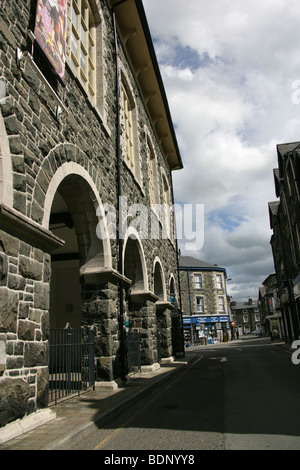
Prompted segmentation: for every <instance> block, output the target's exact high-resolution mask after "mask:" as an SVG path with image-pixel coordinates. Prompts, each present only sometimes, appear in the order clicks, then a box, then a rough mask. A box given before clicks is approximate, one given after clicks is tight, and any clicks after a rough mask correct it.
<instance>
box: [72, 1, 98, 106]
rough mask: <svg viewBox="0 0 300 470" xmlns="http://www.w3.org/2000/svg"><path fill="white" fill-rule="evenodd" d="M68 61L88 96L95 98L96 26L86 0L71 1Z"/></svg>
mask: <svg viewBox="0 0 300 470" xmlns="http://www.w3.org/2000/svg"><path fill="white" fill-rule="evenodd" d="M71 8H72V10H71V11H72V14H71V22H70V59H71V62H72V64H73V66H74V67H75V70H76V75H77V77H78V78H79V79H80V81H81V83H82V85H83V86H84V88H85V90H86V91H87V92H88V93H89V95H90V96H91V97H92V98H93V99H95V98H96V24H95V20H94V16H93V13H92V10H91V8H90V6H89V3H88V1H87V0H72V7H71Z"/></svg>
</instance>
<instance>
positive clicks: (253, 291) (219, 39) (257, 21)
mask: <svg viewBox="0 0 300 470" xmlns="http://www.w3.org/2000/svg"><path fill="white" fill-rule="evenodd" d="M143 4H144V7H145V11H146V15H147V19H148V23H149V27H150V31H151V34H152V37H153V40H154V47H155V50H156V55H157V58H158V62H159V64H160V69H161V75H162V78H163V82H164V86H165V90H166V93H167V97H168V101H169V106H170V111H171V115H172V118H173V122H174V126H175V129H176V135H177V140H178V144H179V147H180V151H181V156H182V159H183V163H184V169H183V170H181V171H180V172H175V173H174V174H173V183H174V193H175V201H176V202H178V203H191V204H203V205H204V213H205V223H204V244H203V247H202V248H201V249H200V250H193V251H192V252H190V253H187V252H186V250H185V245H184V243H183V242H182V241H180V243H179V246H180V248H181V251H182V252H183V253H184V254H190V255H192V256H195V257H197V258H200V259H203V260H205V261H208V262H210V263H212V264H218V265H219V266H222V267H225V268H226V270H227V273H228V276H229V277H230V278H232V281H231V282H230V283H229V284H228V290H229V294H230V295H232V297H234V298H235V299H236V300H243V299H247V297H248V296H249V295H251V296H252V297H253V298H257V296H258V288H259V287H260V285H261V283H262V282H263V281H264V279H265V278H266V277H267V276H268V275H269V274H270V273H271V272H273V271H274V265H273V258H272V253H271V248H270V237H271V230H270V226H269V216H268V202H269V201H273V200H276V196H275V192H274V183H273V168H276V167H277V158H276V145H277V144H280V143H286V142H295V141H298V140H300V103H299V101H300V100H299V99H298V102H297V100H295V99H294V98H293V93H294V97H295V93H297V89H298V88H299V91H300V60H299V57H300V55H299V51H300V29H299V24H300V7H299V2H298V1H297V0H264V1H263V2H261V1H258V0H251V2H250V1H247V0H243V1H240V0H210V2H201V1H199V0H189V2H182V0H163V1H162V0H143ZM297 81H299V83H298V85H297ZM293 86H294V88H293ZM295 86H296V88H295ZM297 96H298V98H299V96H300V93H299V92H298V95H297Z"/></svg>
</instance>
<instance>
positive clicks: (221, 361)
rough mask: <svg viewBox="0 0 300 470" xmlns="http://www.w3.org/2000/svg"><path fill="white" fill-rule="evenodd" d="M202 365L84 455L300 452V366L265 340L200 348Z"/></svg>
mask: <svg viewBox="0 0 300 470" xmlns="http://www.w3.org/2000/svg"><path fill="white" fill-rule="evenodd" d="M187 354H195V360H194V361H193V362H191V363H190V364H189V365H188V366H187V367H186V368H184V369H182V371H180V372H179V373H177V374H176V375H175V376H174V378H172V379H170V380H169V381H167V382H166V383H164V384H163V385H162V386H161V387H159V388H158V389H156V391H155V393H153V395H150V396H149V395H148V396H147V397H145V398H143V399H141V400H139V401H138V402H137V403H136V404H135V405H134V406H131V407H130V408H128V410H126V411H125V412H124V413H122V414H120V415H119V416H118V417H117V418H116V419H114V420H112V421H111V422H110V423H109V425H107V426H106V427H105V428H103V429H99V430H97V431H96V432H94V433H92V434H90V435H89V436H88V437H87V438H86V439H85V440H84V441H82V442H80V443H79V444H77V445H76V449H78V450H92V449H93V450H100V451H101V450H103V451H104V450H105V451H110V450H176V451H179V450H268V449H269V450H299V449H300V402H299V396H300V365H298V366H297V365H294V364H293V363H292V360H291V352H290V351H288V350H286V349H283V348H281V347H280V346H279V345H277V346H276V344H271V343H270V341H269V340H265V339H262V338H249V339H246V340H242V341H235V342H232V343H222V344H217V345H212V346H209V347H193V348H190V350H188V352H187Z"/></svg>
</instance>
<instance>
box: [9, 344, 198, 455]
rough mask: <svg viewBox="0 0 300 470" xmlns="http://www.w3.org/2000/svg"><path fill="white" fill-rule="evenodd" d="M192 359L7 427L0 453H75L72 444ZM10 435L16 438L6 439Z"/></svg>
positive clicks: (178, 360)
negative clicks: (11, 451)
mask: <svg viewBox="0 0 300 470" xmlns="http://www.w3.org/2000/svg"><path fill="white" fill-rule="evenodd" d="M195 358H196V355H195V354H194V353H192V352H189V351H187V352H186V354H185V357H182V358H176V359H175V360H174V362H171V363H169V364H162V365H161V366H160V368H159V369H157V370H155V371H151V372H143V373H142V372H139V373H136V374H133V375H130V376H129V377H128V381H127V382H126V384H121V385H120V386H119V387H118V388H116V389H114V390H112V389H109V390H104V389H102V388H101V387H99V388H98V387H96V388H95V390H89V391H87V392H84V393H82V392H81V394H80V395H79V396H78V395H77V396H74V397H72V398H69V399H67V400H64V401H61V402H60V403H58V404H56V405H53V406H51V407H49V408H47V409H46V410H42V411H41V412H40V413H39V412H37V413H33V414H32V415H29V416H28V417H25V418H23V419H22V420H18V422H17V423H11V425H7V426H6V427H5V428H6V430H5V428H4V429H2V430H0V443H1V442H2V443H1V444H0V450H71V449H73V450H76V442H78V441H80V440H82V439H84V438H85V437H86V436H88V435H89V433H91V432H93V431H94V430H96V429H97V428H99V427H101V426H104V425H105V424H106V423H108V422H109V421H110V420H111V419H112V418H113V417H114V416H116V415H117V414H119V413H120V412H121V411H122V410H124V409H126V408H128V407H129V406H131V405H133V404H134V403H135V402H136V401H137V400H138V399H140V398H141V397H144V396H147V394H150V393H152V392H153V391H154V390H155V388H156V387H159V386H160V385H162V384H163V383H164V382H165V381H167V380H169V379H170V378H172V377H174V374H176V373H178V372H179V371H180V370H182V369H183V368H184V367H186V366H187V365H188V364H189V363H191V361H193V360H194V359H195ZM43 421H46V422H44V423H43ZM16 429H17V431H16ZM1 432H2V440H1ZM13 434H17V435H16V437H12V438H9V437H10V435H11V436H13ZM5 436H6V437H5Z"/></svg>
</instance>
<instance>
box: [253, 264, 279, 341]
mask: <svg viewBox="0 0 300 470" xmlns="http://www.w3.org/2000/svg"><path fill="white" fill-rule="evenodd" d="M262 285H263V287H260V288H259V295H258V306H259V310H260V313H261V316H262V320H263V326H264V329H265V332H266V333H268V334H269V335H270V337H271V339H282V338H283V337H284V329H283V324H282V315H281V309H280V303H279V301H278V295H277V292H278V288H277V278H276V274H275V273H272V274H269V276H268V277H267V278H266V279H265V280H264V281H263V283H262Z"/></svg>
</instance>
